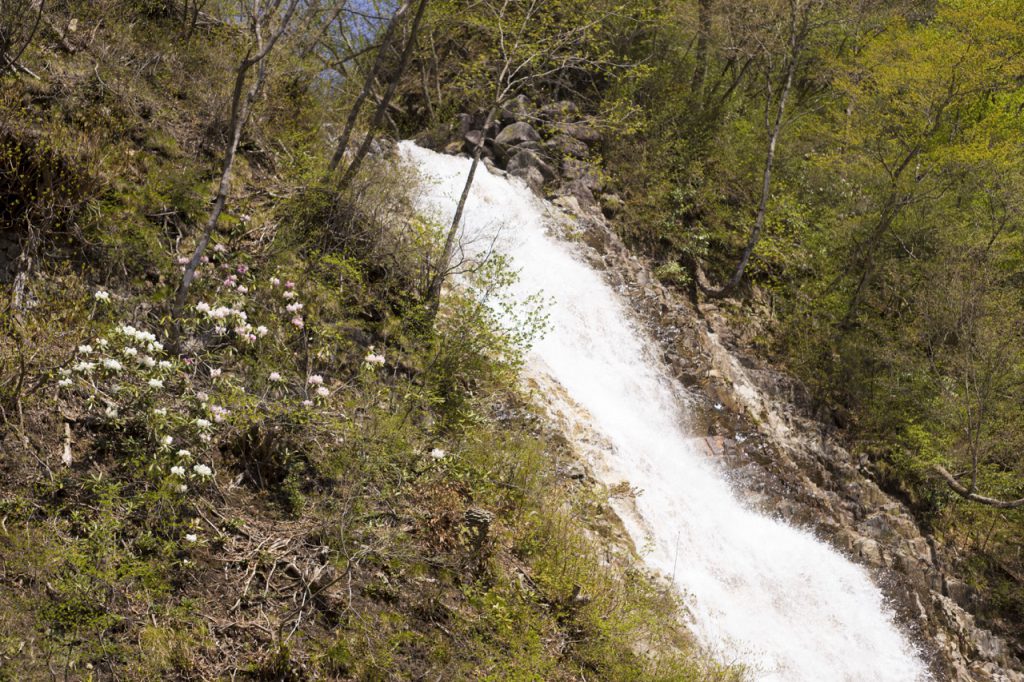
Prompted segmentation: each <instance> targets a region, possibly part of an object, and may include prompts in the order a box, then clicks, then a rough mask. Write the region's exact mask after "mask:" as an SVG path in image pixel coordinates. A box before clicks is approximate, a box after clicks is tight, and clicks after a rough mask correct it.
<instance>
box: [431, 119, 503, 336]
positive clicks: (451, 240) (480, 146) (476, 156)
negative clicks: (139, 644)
mask: <svg viewBox="0 0 1024 682" xmlns="http://www.w3.org/2000/svg"><path fill="white" fill-rule="evenodd" d="M497 115H498V105H494V106H493V107H491V110H490V111H489V112H487V120H486V121H485V122H484V127H483V129H482V130H481V132H480V139H479V140H477V143H476V146H475V147H474V148H473V163H471V164H470V166H469V175H467V176H466V184H465V185H463V186H462V194H461V195H460V196H459V203H458V205H457V206H456V207H455V215H454V216H453V217H452V224H451V225H450V226H449V227H448V236H447V237H446V238H445V240H444V251H442V252H441V260H440V261H439V262H438V264H437V272H435V273H434V276H433V278H432V279H431V280H430V287H429V288H428V289H427V309H428V310H429V311H430V316H431V317H434V316H436V315H437V309H438V307H439V306H440V304H441V287H443V286H444V281H445V279H446V278H447V277H448V267H449V265H450V264H451V260H452V254H453V252H454V251H455V239H456V237H458V234H459V227H460V224H461V223H462V213H463V211H464V210H465V208H466V201H467V200H468V199H469V191H470V189H471V188H472V187H473V178H474V177H475V176H476V169H477V167H478V166H479V165H480V157H481V156H482V155H483V151H484V143H485V141H486V139H487V130H488V128H490V127H491V124H492V123H493V122H494V119H495V118H496V117H497Z"/></svg>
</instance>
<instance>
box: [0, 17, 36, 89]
mask: <svg viewBox="0 0 1024 682" xmlns="http://www.w3.org/2000/svg"><path fill="white" fill-rule="evenodd" d="M45 4H46V3H45V0H39V7H38V8H37V9H36V19H35V21H34V22H33V23H32V28H31V29H29V32H28V34H27V35H26V36H25V38H24V39H23V40H22V43H21V46H20V47H18V49H17V52H14V53H12V54H7V53H6V51H0V60H2V61H3V62H6V63H4V64H0V75H3V73H4V72H5V71H7V70H8V69H10V70H11V71H15V70H17V68H18V60H19V59H21V55H23V54H25V50H27V49H28V46H29V45H30V44H31V43H32V39H33V38H35V35H36V33H37V32H38V31H39V24H40V23H42V20H43V10H44V6H45ZM19 19H20V18H19ZM12 31H13V29H12ZM13 47H15V46H14V44H13V42H12V43H11V45H8V46H7V48H8V49H11V48H13Z"/></svg>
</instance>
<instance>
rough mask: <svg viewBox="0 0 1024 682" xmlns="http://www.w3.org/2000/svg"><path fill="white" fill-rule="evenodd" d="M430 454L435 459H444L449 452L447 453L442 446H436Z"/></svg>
mask: <svg viewBox="0 0 1024 682" xmlns="http://www.w3.org/2000/svg"><path fill="white" fill-rule="evenodd" d="M430 456H431V457H432V458H433V459H436V460H442V459H444V458H445V457H447V456H448V453H446V452H445V451H444V450H442V449H441V448H434V449H433V450H431V451H430Z"/></svg>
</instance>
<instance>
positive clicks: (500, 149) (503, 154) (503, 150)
mask: <svg viewBox="0 0 1024 682" xmlns="http://www.w3.org/2000/svg"><path fill="white" fill-rule="evenodd" d="M524 149H528V150H530V151H531V152H534V153H535V154H537V155H538V156H540V157H541V158H544V154H543V152H544V145H542V144H541V143H540V142H520V143H519V144H517V145H515V146H514V147H508V146H506V145H503V144H499V143H497V142H495V143H494V154H495V156H496V157H497V158H498V162H499V163H502V164H507V163H508V160H509V159H511V158H512V157H513V156H515V155H516V154H518V153H519V152H521V151H522V150H524Z"/></svg>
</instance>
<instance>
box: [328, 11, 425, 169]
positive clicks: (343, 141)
mask: <svg viewBox="0 0 1024 682" xmlns="http://www.w3.org/2000/svg"><path fill="white" fill-rule="evenodd" d="M410 4H411V2H410V0H406V2H404V3H402V6H401V7H399V8H398V9H397V10H396V11H395V13H394V14H393V15H392V16H391V19H390V21H388V26H387V28H386V29H384V37H383V38H381V41H380V47H379V48H377V56H376V57H375V58H374V60H373V66H371V67H370V72H369V73H368V74H366V80H365V81H364V82H363V89H362V90H361V91H360V92H359V95H358V96H357V97H356V101H355V102H353V103H352V108H351V109H350V110H349V112H348V119H347V120H346V121H345V128H344V130H342V132H341V137H339V138H338V142H337V144H336V145H335V147H334V155H333V156H332V157H331V162H330V163H329V164H327V175H328V177H330V175H331V174H333V173H334V171H336V170H337V169H338V166H339V165H340V164H341V159H342V158H343V157H344V156H345V150H346V149H347V148H348V142H349V139H350V138H351V137H352V131H353V130H354V129H355V126H356V121H357V120H358V119H359V112H360V111H361V110H362V108H363V103H364V102H365V101H366V98H367V97H369V95H370V90H371V89H372V88H373V83H374V82H375V81H376V80H377V74H378V73H380V70H381V68H383V66H384V60H385V58H386V53H387V51H388V49H389V48H390V47H391V41H392V39H393V38H394V35H395V28H396V27H397V26H398V24H399V22H400V21H401V20H402V17H404V16H405V13H406V12H407V11H408V10H409V6H410Z"/></svg>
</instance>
